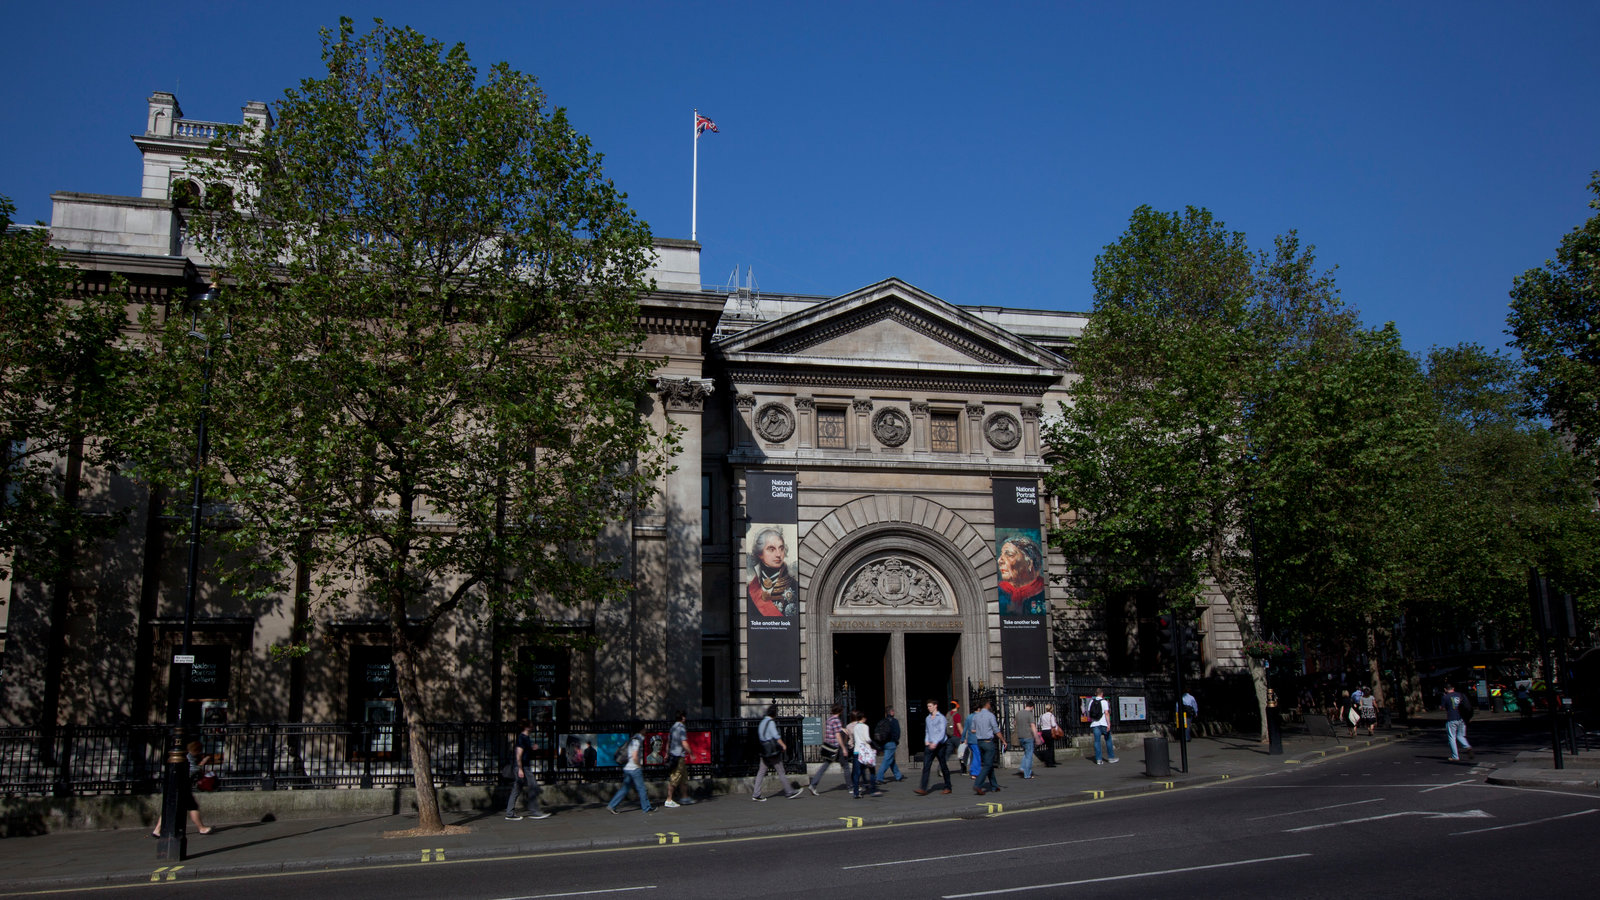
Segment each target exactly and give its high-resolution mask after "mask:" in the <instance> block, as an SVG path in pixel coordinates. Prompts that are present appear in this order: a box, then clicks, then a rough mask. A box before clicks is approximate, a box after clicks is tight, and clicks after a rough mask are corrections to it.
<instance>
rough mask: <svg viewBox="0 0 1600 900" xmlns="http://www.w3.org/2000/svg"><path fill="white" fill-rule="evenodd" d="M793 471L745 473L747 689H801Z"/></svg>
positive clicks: (797, 511)
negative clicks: (747, 527) (794, 562)
mask: <svg viewBox="0 0 1600 900" xmlns="http://www.w3.org/2000/svg"><path fill="white" fill-rule="evenodd" d="M795 482H796V478H795V474H794V473H793V472H750V473H748V474H746V475H745V491H746V494H745V497H746V499H745V504H746V506H745V508H746V510H747V511H748V513H749V516H750V530H749V531H747V532H746V533H745V543H744V558H745V568H744V574H745V577H747V578H748V579H749V580H748V581H746V582H745V590H744V595H745V604H744V607H745V621H746V629H747V633H748V636H749V641H748V648H749V649H748V652H747V654H746V657H745V661H746V666H747V672H748V677H749V691H750V693H751V694H766V693H772V692H777V691H798V690H800V581H799V579H798V578H797V577H796V576H795V572H794V567H793V563H792V559H793V555H794V549H795V546H796V544H798V543H799V530H800V529H799V521H800V505H799V503H798V502H797V501H796V499H795Z"/></svg>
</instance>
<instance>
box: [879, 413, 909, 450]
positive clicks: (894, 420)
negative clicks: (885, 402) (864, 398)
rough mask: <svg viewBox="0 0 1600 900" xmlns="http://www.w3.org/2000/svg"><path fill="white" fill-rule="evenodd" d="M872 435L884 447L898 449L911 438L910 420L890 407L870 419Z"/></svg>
mask: <svg viewBox="0 0 1600 900" xmlns="http://www.w3.org/2000/svg"><path fill="white" fill-rule="evenodd" d="M872 434H873V436H874V437H876V438H877V439H878V441H879V442H880V443H882V444H883V445H884V446H885V447H898V446H900V445H901V444H904V443H905V442H906V439H907V438H909V437H911V420H910V419H908V418H906V414H905V413H903V412H901V411H900V410H898V409H895V408H894V407H892V406H889V407H885V408H883V409H880V410H878V414H877V415H875V416H873V417H872Z"/></svg>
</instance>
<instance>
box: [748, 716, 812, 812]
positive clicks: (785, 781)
mask: <svg viewBox="0 0 1600 900" xmlns="http://www.w3.org/2000/svg"><path fill="white" fill-rule="evenodd" d="M756 740H758V741H760V742H761V743H760V746H761V765H759V766H757V767H756V780H755V783H754V784H753V785H751V787H750V799H751V800H755V801H757V802H758V803H764V802H766V799H767V797H766V795H765V794H763V793H761V788H762V786H763V785H765V784H766V781H767V772H768V770H777V773H778V785H779V786H780V787H781V788H782V789H783V795H784V796H785V797H788V798H789V799H790V800H793V799H794V798H796V797H798V796H800V788H798V787H796V786H795V785H794V784H792V783H791V782H790V781H789V773H787V772H785V771H784V770H783V755H784V754H785V753H787V752H789V745H788V744H786V743H784V740H783V736H782V735H780V734H779V733H778V704H776V703H774V704H772V705H771V706H768V707H767V714H766V715H764V716H762V717H761V724H759V725H757V726H756Z"/></svg>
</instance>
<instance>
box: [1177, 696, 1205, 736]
mask: <svg viewBox="0 0 1600 900" xmlns="http://www.w3.org/2000/svg"><path fill="white" fill-rule="evenodd" d="M1178 712H1180V713H1182V714H1183V739H1184V740H1186V741H1192V740H1194V720H1195V719H1197V718H1199V717H1200V701H1198V700H1196V699H1194V695H1193V694H1191V693H1189V692H1188V691H1184V692H1183V697H1181V698H1180V699H1179V700H1178Z"/></svg>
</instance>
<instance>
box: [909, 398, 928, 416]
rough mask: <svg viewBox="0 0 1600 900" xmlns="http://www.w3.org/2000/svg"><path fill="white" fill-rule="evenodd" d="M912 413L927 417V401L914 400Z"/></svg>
mask: <svg viewBox="0 0 1600 900" xmlns="http://www.w3.org/2000/svg"><path fill="white" fill-rule="evenodd" d="M911 411H912V412H913V413H915V414H916V415H919V416H925V415H927V414H928V402H927V401H926V400H913V401H911Z"/></svg>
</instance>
